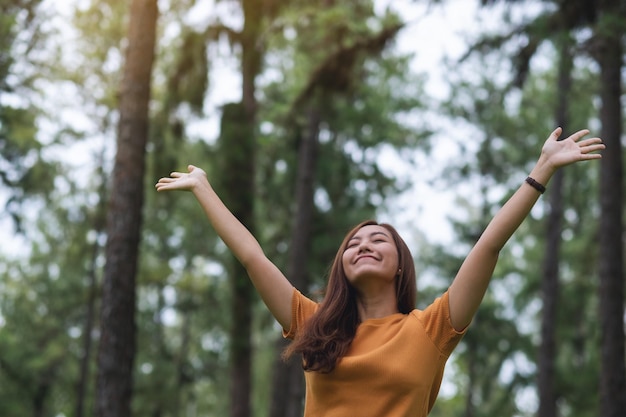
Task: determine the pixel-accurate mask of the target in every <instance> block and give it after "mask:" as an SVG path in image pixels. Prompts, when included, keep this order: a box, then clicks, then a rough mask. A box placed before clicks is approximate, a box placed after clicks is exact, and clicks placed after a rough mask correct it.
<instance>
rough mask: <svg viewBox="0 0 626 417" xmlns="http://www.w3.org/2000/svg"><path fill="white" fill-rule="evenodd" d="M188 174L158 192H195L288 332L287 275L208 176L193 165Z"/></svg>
mask: <svg viewBox="0 0 626 417" xmlns="http://www.w3.org/2000/svg"><path fill="white" fill-rule="evenodd" d="M187 169H188V171H189V172H188V173H182V172H173V173H172V174H171V175H170V177H164V178H161V179H160V180H159V181H158V182H157V184H156V189H157V191H170V190H185V191H191V192H192V193H193V195H194V196H195V197H196V199H197V200H198V202H199V203H200V205H201V206H202V209H203V210H204V212H205V214H206V216H207V218H208V219H209V222H210V223H211V225H212V226H213V228H214V229H215V231H216V232H217V234H218V235H219V237H220V238H221V239H222V241H224V243H225V244H226V246H228V248H229V249H230V250H231V251H232V253H233V255H235V257H236V258H237V259H238V260H239V262H241V264H242V265H243V266H244V267H245V268H246V270H247V271H248V275H249V276H250V279H251V280H252V283H253V284H254V286H255V287H256V289H257V291H258V292H259V294H260V296H261V298H262V299H263V302H264V303H265V305H267V307H268V309H269V310H270V312H271V313H272V314H273V315H274V317H275V318H276V320H277V321H278V322H279V323H280V325H281V326H283V328H285V329H289V327H290V325H291V299H292V296H293V286H292V285H291V283H290V282H289V280H287V278H286V277H285V276H284V275H283V273H282V272H281V271H280V270H279V269H278V268H277V267H276V265H274V264H273V263H272V262H271V261H270V260H269V259H268V258H267V256H265V253H264V252H263V249H262V248H261V246H260V245H259V242H258V241H257V240H256V239H255V237H254V236H253V235H252V234H251V233H250V232H249V231H248V229H246V227H245V226H244V225H243V224H241V222H240V221H239V220H237V218H236V217H235V216H234V215H233V214H232V213H231V212H230V210H228V208H227V207H226V206H225V205H224V203H223V202H222V200H221V199H220V198H219V196H218V195H217V194H216V193H215V191H214V190H213V188H212V187H211V184H209V181H208V180H207V176H206V173H205V172H204V171H203V170H202V169H200V168H197V167H195V166H193V165H189V166H188V167H187Z"/></svg>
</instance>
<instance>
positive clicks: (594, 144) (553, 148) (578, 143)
mask: <svg viewBox="0 0 626 417" xmlns="http://www.w3.org/2000/svg"><path fill="white" fill-rule="evenodd" d="M562 131H563V129H561V128H560V127H558V128H556V129H555V130H554V132H552V134H551V135H550V136H549V137H548V139H547V140H546V142H545V143H544V145H543V148H542V149H541V155H542V158H545V159H544V160H545V161H546V162H547V163H548V164H550V165H551V166H552V167H553V168H554V169H557V168H560V167H562V166H565V165H569V164H572V163H574V162H578V161H587V160H590V159H600V158H602V155H600V154H599V153H594V152H596V151H601V150H602V149H604V148H605V146H604V143H602V139H600V138H597V137H596V138H589V139H582V138H583V137H584V136H585V135H587V134H589V130H588V129H583V130H579V131H578V132H576V133H574V134H572V135H570V136H569V137H567V138H565V139H563V140H558V139H559V136H561V133H562Z"/></svg>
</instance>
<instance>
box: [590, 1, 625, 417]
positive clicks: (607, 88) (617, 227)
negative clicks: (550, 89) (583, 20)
mask: <svg viewBox="0 0 626 417" xmlns="http://www.w3.org/2000/svg"><path fill="white" fill-rule="evenodd" d="M600 7H601V11H600V18H599V20H598V24H597V25H598V26H597V30H596V37H597V38H596V41H597V42H598V50H597V51H596V53H597V60H598V64H599V66H600V97H601V102H602V108H601V110H600V120H601V122H602V139H603V140H604V142H605V144H606V147H607V149H606V151H605V152H603V157H602V161H601V165H600V206H601V207H600V208H601V215H600V250H599V269H600V302H599V304H600V329H601V358H602V365H601V375H600V415H601V416H603V417H618V416H623V415H624V410H626V395H624V393H626V365H625V364H624V266H623V265H624V258H623V253H624V246H623V240H622V238H623V220H622V211H623V189H624V182H623V177H622V169H623V168H622V145H621V134H622V107H621V102H620V99H621V95H622V79H621V71H622V54H623V47H622V40H621V38H622V36H623V29H622V28H621V27H620V22H619V20H618V17H619V16H621V18H622V19H624V15H625V13H624V10H623V9H624V5H623V0H605V1H602V2H600ZM620 8H621V9H622V11H621V13H620Z"/></svg>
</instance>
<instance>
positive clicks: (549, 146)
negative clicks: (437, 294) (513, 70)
mask: <svg viewBox="0 0 626 417" xmlns="http://www.w3.org/2000/svg"><path fill="white" fill-rule="evenodd" d="M588 133H589V131H588V130H586V129H585V130H580V131H578V132H576V133H574V134H573V135H571V136H569V137H568V138H566V139H564V140H560V141H559V140H558V138H559V136H560V135H561V128H557V129H556V130H555V131H554V132H552V134H551V135H550V137H548V139H547V140H546V142H545V143H544V145H543V148H542V150H541V156H540V157H539V160H538V161H537V164H536V165H535V167H534V168H533V170H532V171H531V172H530V174H529V179H527V181H525V182H524V183H523V184H522V185H521V186H520V188H519V189H518V190H517V191H516V192H515V193H514V194H513V196H511V198H510V199H509V200H508V201H507V202H506V203H505V204H504V205H503V206H502V208H501V209H500V211H498V213H497V214H496V215H495V216H494V218H493V219H492V220H491V222H490V223H489V224H488V225H487V228H486V229H485V231H484V232H483V234H482V235H481V237H480V238H479V239H478V241H477V242H476V244H475V245H474V247H473V248H472V250H471V251H470V253H469V255H468V256H467V258H466V259H465V261H464V262H463V264H462V265H461V268H460V269H459V272H458V273H457V275H456V277H455V279H454V281H453V282H452V285H451V286H450V289H449V300H450V318H451V320H452V325H453V326H454V328H455V329H457V330H462V329H464V328H465V327H467V326H468V325H469V323H470V322H471V321H472V318H473V317H474V314H475V313H476V310H477V309H478V306H479V305H480V303H481V301H482V299H483V296H484V295H485V291H486V290H487V286H488V284H489V281H490V279H491V275H492V274H493V271H494V268H495V266H496V262H497V260H498V255H499V253H500V250H501V249H502V247H503V246H504V244H505V243H506V242H507V241H508V240H509V238H510V237H511V236H512V235H513V233H514V232H515V230H517V228H518V227H519V226H520V224H521V223H522V221H523V220H524V219H525V218H526V216H527V215H528V213H530V210H531V209H532V207H533V206H534V204H535V203H536V202H537V200H538V199H539V196H540V195H541V192H542V191H541V189H542V186H545V185H546V184H547V183H548V181H549V180H550V178H551V177H552V175H553V174H554V172H556V170H557V169H559V168H560V167H563V166H565V165H569V164H572V163H574V162H578V161H586V160H591V159H599V158H601V155H600V154H598V153H593V152H595V151H599V150H602V149H604V144H603V143H602V140H601V139H600V138H590V139H584V140H581V139H582V138H583V136H585V135H586V134H588Z"/></svg>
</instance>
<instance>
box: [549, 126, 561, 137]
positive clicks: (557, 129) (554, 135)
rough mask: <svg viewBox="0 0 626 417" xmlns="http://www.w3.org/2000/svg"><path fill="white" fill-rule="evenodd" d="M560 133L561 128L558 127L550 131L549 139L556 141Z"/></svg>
mask: <svg viewBox="0 0 626 417" xmlns="http://www.w3.org/2000/svg"><path fill="white" fill-rule="evenodd" d="M561 133H563V128H562V127H561V126H559V127H557V128H556V129H554V130H553V131H552V133H551V134H550V139H552V140H558V139H559V136H561Z"/></svg>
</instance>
